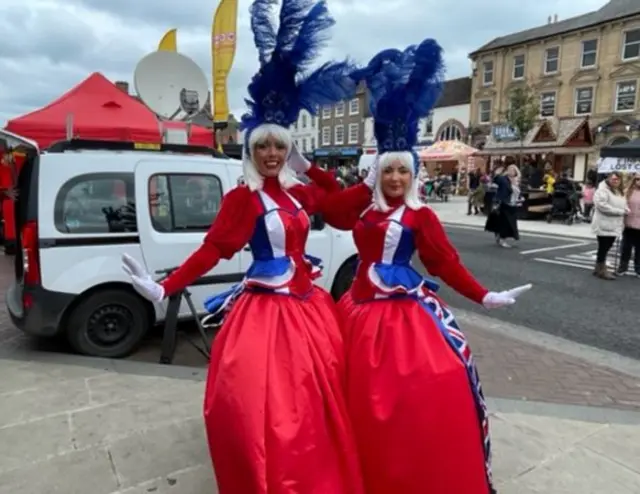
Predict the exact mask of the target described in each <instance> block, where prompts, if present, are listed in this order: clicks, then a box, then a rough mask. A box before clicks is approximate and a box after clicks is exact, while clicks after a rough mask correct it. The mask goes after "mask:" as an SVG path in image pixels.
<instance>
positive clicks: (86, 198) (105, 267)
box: [6, 140, 356, 357]
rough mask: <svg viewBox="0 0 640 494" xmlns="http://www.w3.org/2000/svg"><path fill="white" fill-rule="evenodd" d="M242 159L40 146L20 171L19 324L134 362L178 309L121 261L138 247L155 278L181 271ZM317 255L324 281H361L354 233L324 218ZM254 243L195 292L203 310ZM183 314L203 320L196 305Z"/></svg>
mask: <svg viewBox="0 0 640 494" xmlns="http://www.w3.org/2000/svg"><path fill="white" fill-rule="evenodd" d="M241 178H242V166H241V163H240V162H239V161H237V160H233V159H229V158H228V157H226V156H224V155H220V154H217V153H216V152H214V151H213V150H211V149H209V148H198V147H193V146H184V145H170V144H163V145H158V146H156V147H154V148H153V149H149V146H142V147H139V146H136V145H135V144H134V143H108V142H99V141H83V140H71V141H65V142H62V143H59V144H57V145H54V146H53V147H51V148H49V149H48V150H47V151H45V152H35V153H32V156H31V157H30V159H29V160H28V162H27V163H26V165H25V166H24V167H23V169H22V171H21V173H20V175H19V178H18V189H19V196H18V201H17V207H16V215H15V221H16V231H18V232H20V234H19V239H18V244H19V246H18V253H17V255H16V260H15V282H14V283H13V284H12V286H11V287H10V289H9V291H8V294H7V297H6V303H7V306H8V309H9V313H10V315H11V318H12V320H13V322H14V324H15V325H16V326H17V327H19V328H20V329H22V330H23V331H25V332H26V333H28V334H31V335H35V336H56V335H60V334H64V335H65V336H66V337H67V339H68V340H69V342H70V343H71V345H72V347H73V348H74V349H75V350H76V351H78V352H79V353H83V354H86V355H93V356H100V357H122V356H125V355H127V354H129V353H131V352H132V351H133V350H134V349H135V348H136V346H137V345H138V344H139V343H140V341H141V340H142V338H143V337H144V335H145V333H146V332H147V331H148V329H149V328H150V327H151V326H153V325H154V324H158V323H161V322H162V321H163V320H164V319H165V316H166V305H167V304H166V302H163V303H160V304H155V305H154V304H151V303H150V302H148V301H146V300H145V299H143V298H142V297H140V296H139V295H138V294H137V293H136V292H135V291H134V290H133V288H132V286H131V284H130V282H129V279H128V277H127V275H126V274H125V273H124V272H123V271H122V268H121V256H122V254H124V253H127V254H129V255H131V256H132V257H134V258H135V259H137V260H138V261H139V262H141V263H142V264H143V265H145V266H146V268H147V270H148V271H149V272H150V273H156V275H157V276H158V278H160V277H161V274H160V273H161V272H162V271H163V270H166V269H168V268H171V267H175V266H178V265H179V264H181V263H182V261H183V260H184V259H186V258H187V256H188V255H189V254H190V253H191V252H193V251H194V250H195V249H196V248H197V247H198V246H199V245H200V243H201V242H202V239H203V236H204V234H205V232H206V231H207V230H208V228H209V226H210V225H211V222H212V220H213V218H214V217H215V215H216V212H217V211H218V208H219V207H220V202H221V200H222V197H223V195H224V194H225V193H226V192H228V191H229V190H230V189H232V188H234V187H236V186H238V184H239V183H240V182H241ZM307 252H308V254H310V255H312V256H315V257H319V258H321V259H322V260H323V264H324V270H323V276H322V277H321V278H319V279H318V281H317V283H318V284H319V285H320V286H322V287H324V288H326V289H327V290H328V291H330V292H331V293H332V295H333V296H334V297H336V298H337V297H339V296H340V295H342V293H343V292H344V291H345V290H346V289H347V288H348V287H349V286H350V284H351V281H352V279H353V275H354V272H355V263H356V249H355V245H354V243H353V238H352V236H351V234H350V233H348V232H347V233H345V232H340V231H338V230H334V229H332V228H330V227H328V226H326V225H325V224H324V222H323V221H322V218H320V217H314V218H312V230H311V232H310V234H309V240H308V243H307ZM251 262H252V256H251V252H250V251H249V248H248V247H246V248H245V249H244V250H242V251H241V252H238V253H237V254H236V255H235V256H234V257H233V258H232V259H230V260H221V261H220V262H219V263H218V265H217V266H216V267H215V268H214V269H213V270H211V271H210V272H209V273H207V275H206V276H207V280H208V281H210V284H207V285H205V286H193V287H190V288H189V291H190V292H191V294H192V300H193V301H194V303H195V306H196V307H197V308H199V309H202V311H203V313H204V305H203V302H204V300H205V298H206V297H207V296H209V295H211V294H212V293H215V292H220V291H224V290H226V289H228V288H230V287H231V286H232V285H233V284H235V283H237V282H239V281H241V280H242V278H243V276H244V273H245V271H246V270H247V269H248V267H249V265H250V264H251ZM180 316H181V317H189V316H192V314H191V312H190V310H189V308H188V306H187V305H186V303H183V304H182V306H181V308H180Z"/></svg>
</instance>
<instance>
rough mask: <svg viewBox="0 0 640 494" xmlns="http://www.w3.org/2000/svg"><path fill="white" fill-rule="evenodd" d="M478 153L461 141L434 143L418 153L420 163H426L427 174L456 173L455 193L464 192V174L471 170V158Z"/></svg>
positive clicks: (472, 163) (472, 164) (465, 180)
mask: <svg viewBox="0 0 640 494" xmlns="http://www.w3.org/2000/svg"><path fill="white" fill-rule="evenodd" d="M477 152H478V150H477V149H476V148H474V147H471V146H469V145H467V144H465V143H464V142H462V141H436V142H434V143H433V144H432V145H431V146H429V147H427V148H425V149H423V150H421V151H420V152H419V153H418V156H419V158H420V161H421V162H423V163H426V165H427V168H428V169H429V173H430V174H433V173H434V172H436V171H438V172H439V173H444V174H447V175H451V174H453V173H454V172H457V180H456V191H458V192H460V191H461V190H466V185H467V184H466V182H467V179H466V174H467V171H469V168H470V167H471V168H473V166H474V162H473V156H474V155H475V154H476V153H477Z"/></svg>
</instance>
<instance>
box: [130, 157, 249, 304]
mask: <svg viewBox="0 0 640 494" xmlns="http://www.w3.org/2000/svg"><path fill="white" fill-rule="evenodd" d="M225 165H226V161H225V162H224V163H220V164H217V163H216V160H215V159H210V158H209V159H205V158H195V159H180V158H179V157H175V158H172V159H170V160H169V159H161V160H160V159H159V160H154V159H144V160H141V161H139V162H138V163H137V164H136V167H135V187H136V198H137V200H138V205H137V208H136V215H137V221H138V230H139V232H140V244H141V247H142V256H143V258H144V262H145V264H146V267H147V270H148V271H149V272H150V273H151V274H152V276H153V277H154V278H156V279H158V278H160V277H161V274H160V272H161V271H163V270H167V269H169V268H174V267H177V266H179V265H180V264H182V263H183V262H184V260H185V259H186V258H187V257H188V256H189V255H190V254H191V253H192V252H193V251H195V250H196V249H197V248H198V247H199V246H200V245H201V244H202V239H203V238H204V234H205V233H206V232H207V230H208V229H209V227H210V226H211V223H212V221H213V220H214V218H215V215H216V213H217V212H218V210H219V208H220V203H221V201H222V196H223V194H224V193H226V192H227V191H229V189H230V188H232V186H235V184H233V185H231V184H230V180H229V176H228V173H227V169H226V166H225ZM204 276H205V277H206V279H207V280H208V283H207V284H206V285H203V286H192V287H190V288H189V291H190V293H191V295H192V300H193V302H194V304H195V307H196V309H198V310H199V311H200V310H201V311H202V312H204V301H205V299H206V298H208V297H209V296H211V295H213V294H215V293H218V292H222V291H224V290H227V289H229V288H230V287H231V286H232V285H233V284H235V283H237V282H239V281H241V280H242V278H243V273H242V270H241V269H240V253H237V254H236V255H235V256H233V258H231V259H230V260H224V259H223V260H221V261H220V262H219V263H218V265H217V266H215V267H214V268H213V269H212V270H211V271H210V272H209V273H205V274H204ZM180 315H181V316H191V312H190V311H189V308H188V306H187V304H186V303H185V301H184V300H183V301H182V305H181V307H180Z"/></svg>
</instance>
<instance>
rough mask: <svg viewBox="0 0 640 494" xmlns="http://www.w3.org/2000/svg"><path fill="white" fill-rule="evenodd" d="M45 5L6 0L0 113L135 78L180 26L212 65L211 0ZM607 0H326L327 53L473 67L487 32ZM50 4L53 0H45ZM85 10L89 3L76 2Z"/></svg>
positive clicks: (240, 81) (242, 39)
mask: <svg viewBox="0 0 640 494" xmlns="http://www.w3.org/2000/svg"><path fill="white" fill-rule="evenodd" d="M58 1H59V4H60V8H59V9H54V8H53V7H50V8H48V9H46V10H44V8H43V7H42V5H43V4H42V3H41V2H37V1H35V0H2V2H0V18H1V19H2V20H3V22H2V25H3V43H2V44H0V89H2V91H1V92H0V112H1V113H0V120H2V119H3V117H4V118H8V117H11V116H16V115H18V114H20V113H23V112H25V111H28V110H32V109H34V108H37V107H39V106H43V105H45V104H47V103H49V102H50V101H51V100H52V99H54V98H56V97H58V96H59V95H60V94H62V93H63V92H65V91H67V90H68V89H70V88H71V87H72V86H73V85H74V84H77V83H78V82H80V81H81V80H82V79H84V78H85V77H87V76H88V75H89V74H90V73H91V72H93V71H100V72H103V73H104V74H105V75H106V76H107V77H109V78H111V79H112V80H116V79H124V80H128V81H131V80H132V79H133V70H134V68H135V65H136V63H137V61H138V60H139V59H140V58H141V57H142V56H144V55H145V54H146V53H148V52H150V51H152V50H154V49H155V47H156V46H157V43H158V41H159V38H160V37H161V36H162V34H163V33H164V32H165V31H166V30H167V29H169V28H173V27H175V28H177V29H178V46H179V50H180V51H181V52H183V53H185V54H186V55H188V56H191V57H192V58H194V60H196V61H197V62H198V64H199V65H200V66H201V67H202V69H203V70H204V72H205V74H206V75H207V77H210V74H211V57H210V30H211V20H212V15H213V11H214V8H215V6H216V3H217V2H212V1H211V0H206V1H205V0H188V1H187V0H182V1H179V0H153V1H151V0H139V1H137V2H125V1H124V0H109V1H103V0H66V1H63V0H58ZM605 1H606V0H584V1H583V2H580V3H571V2H562V6H561V7H560V6H559V5H560V2H558V1H557V0H538V1H537V2H535V3H522V2H521V3H514V2H512V1H511V0H494V1H492V2H478V1H477V0H457V1H456V2H442V1H437V0H423V1H422V2H416V1H415V0H331V1H330V8H331V9H332V12H333V13H334V16H335V17H336V21H337V24H336V26H335V27H334V29H333V37H332V39H331V42H330V43H329V46H328V47H327V49H326V50H325V51H324V52H323V56H324V58H343V57H345V56H350V57H352V58H354V59H355V60H357V61H359V62H361V63H364V62H366V61H368V59H369V58H370V57H371V56H372V55H373V54H375V53H376V52H377V51H379V50H381V49H384V48H388V47H392V46H395V47H399V48H400V47H404V46H406V45H408V44H412V43H416V42H419V41H420V40H422V39H424V38H427V37H432V38H435V39H437V40H438V41H439V42H440V43H441V44H442V46H443V47H444V49H445V57H446V62H447V67H448V76H449V77H459V76H463V75H467V74H468V73H469V68H470V64H469V60H468V58H467V55H468V53H469V52H471V51H473V50H474V49H476V48H478V47H480V46H481V45H482V44H484V43H486V42H488V41H490V40H491V39H492V38H495V37H497V36H501V35H504V34H506V33H509V32H513V31H516V30H520V29H525V28H528V27H532V26H535V25H538V24H541V23H544V22H546V18H547V16H548V15H552V14H554V13H557V14H558V15H559V17H560V18H566V17H568V16H569V15H576V14H579V13H581V12H585V11H588V10H592V9H595V8H599V7H600V6H602V5H603V4H604V3H605ZM49 4H51V3H49ZM249 4H250V0H240V6H239V14H240V18H239V22H238V48H237V52H236V57H235V62H234V67H233V70H232V72H231V74H230V77H229V82H228V86H229V99H230V105H231V108H232V110H233V111H234V113H240V112H241V111H243V109H244V102H243V98H244V97H245V96H246V85H247V83H248V82H249V80H250V78H251V76H252V75H253V73H254V72H255V70H256V68H257V56H256V51H255V48H254V46H253V39H252V36H251V33H250V30H249V23H248V8H249ZM82 9H85V10H82Z"/></svg>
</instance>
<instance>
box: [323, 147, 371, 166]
mask: <svg viewBox="0 0 640 494" xmlns="http://www.w3.org/2000/svg"><path fill="white" fill-rule="evenodd" d="M361 155H362V148H361V147H336V148H318V149H314V151H313V161H314V162H315V163H316V164H318V165H319V166H322V167H326V168H329V169H331V168H337V167H339V166H351V165H357V164H358V160H359V159H360V156H361Z"/></svg>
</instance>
